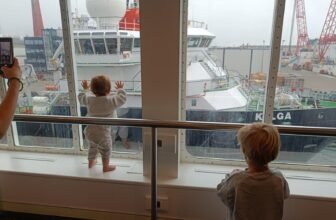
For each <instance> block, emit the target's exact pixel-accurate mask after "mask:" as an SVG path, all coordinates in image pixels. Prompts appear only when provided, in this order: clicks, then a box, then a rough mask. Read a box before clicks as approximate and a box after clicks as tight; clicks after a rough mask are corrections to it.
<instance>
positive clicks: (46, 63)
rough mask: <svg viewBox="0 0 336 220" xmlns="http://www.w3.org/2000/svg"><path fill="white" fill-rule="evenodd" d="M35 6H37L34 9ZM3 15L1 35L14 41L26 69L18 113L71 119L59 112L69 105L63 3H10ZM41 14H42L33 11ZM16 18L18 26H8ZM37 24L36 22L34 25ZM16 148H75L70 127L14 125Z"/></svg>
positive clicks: (26, 1)
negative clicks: (63, 49) (61, 49)
mask: <svg viewBox="0 0 336 220" xmlns="http://www.w3.org/2000/svg"><path fill="white" fill-rule="evenodd" d="M32 3H34V5H32ZM6 8H7V9H6V10H4V11H3V13H1V32H2V33H5V34H6V35H9V36H10V37H12V38H13V42H14V55H15V56H16V57H17V58H18V60H19V63H20V65H21V69H22V79H23V83H24V87H23V91H22V92H20V95H19V100H18V105H17V110H16V112H17V113H22V114H38V115H70V112H69V111H63V110H60V109H59V108H58V106H57V105H58V103H59V102H66V101H67V99H68V96H67V95H65V94H62V90H63V89H65V88H66V89H67V84H62V80H63V79H64V78H65V71H64V69H63V68H62V66H61V63H62V62H64V61H63V56H62V55H61V54H57V51H58V48H59V47H60V46H61V44H62V30H61V28H62V25H61V16H60V7H59V1H57V0H53V1H46V0H41V1H39V4H38V2H37V1H29V0H24V1H17V0H14V1H10V2H8V4H7V3H6ZM37 10H41V16H39V15H40V14H39V13H32V11H35V12H36V11H37ZM13 16H14V17H16V19H15V25H13V23H11V22H7V21H8V18H10V17H13ZM33 20H34V21H35V22H33ZM13 125H14V126H13V128H14V129H13V134H14V135H15V137H16V138H14V141H15V144H16V145H17V146H22V147H31V146H41V147H52V148H72V146H73V143H72V132H71V129H70V127H71V126H70V125H63V124H51V123H28V122H16V123H13Z"/></svg>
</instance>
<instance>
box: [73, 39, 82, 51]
mask: <svg viewBox="0 0 336 220" xmlns="http://www.w3.org/2000/svg"><path fill="white" fill-rule="evenodd" d="M74 42H75V53H76V54H80V53H81V52H80V47H79V41H78V40H77V39H75V41H74Z"/></svg>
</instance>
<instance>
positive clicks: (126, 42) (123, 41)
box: [120, 38, 132, 53]
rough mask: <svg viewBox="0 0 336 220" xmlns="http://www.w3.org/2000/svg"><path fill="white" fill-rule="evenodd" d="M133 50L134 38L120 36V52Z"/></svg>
mask: <svg viewBox="0 0 336 220" xmlns="http://www.w3.org/2000/svg"><path fill="white" fill-rule="evenodd" d="M124 51H132V38H120V53H122V52H124Z"/></svg>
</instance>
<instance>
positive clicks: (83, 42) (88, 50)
mask: <svg viewBox="0 0 336 220" xmlns="http://www.w3.org/2000/svg"><path fill="white" fill-rule="evenodd" d="M79 43H80V46H81V50H82V52H83V54H93V48H92V44H91V40H90V39H79Z"/></svg>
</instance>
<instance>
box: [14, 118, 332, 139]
mask: <svg viewBox="0 0 336 220" xmlns="http://www.w3.org/2000/svg"><path fill="white" fill-rule="evenodd" d="M14 121H24V122H50V123H69V124H97V125H120V126H131V127H132V126H133V127H156V128H176V129H196V130H237V129H239V128H241V127H243V126H244V125H246V124H244V123H223V122H201V121H174V120H152V119H129V118H127V119H126V118H97V117H77V116H61V115H54V116H51V115H31V114H16V115H14ZM275 126H276V127H277V128H278V130H279V132H280V133H281V134H299V135H317V136H335V135H336V128H335V127H312V126H294V125H293V126H292V125H290V126H288V125H275Z"/></svg>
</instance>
